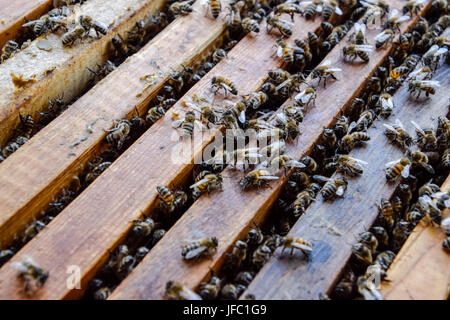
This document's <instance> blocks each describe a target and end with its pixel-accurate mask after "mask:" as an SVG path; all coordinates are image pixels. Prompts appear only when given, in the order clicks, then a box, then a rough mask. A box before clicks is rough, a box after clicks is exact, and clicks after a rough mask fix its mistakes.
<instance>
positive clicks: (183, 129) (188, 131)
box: [172, 111, 206, 139]
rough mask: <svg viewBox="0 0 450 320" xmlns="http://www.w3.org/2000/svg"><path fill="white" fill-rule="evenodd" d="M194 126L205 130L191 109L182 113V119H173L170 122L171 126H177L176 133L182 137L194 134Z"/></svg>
mask: <svg viewBox="0 0 450 320" xmlns="http://www.w3.org/2000/svg"><path fill="white" fill-rule="evenodd" d="M194 126H198V127H199V129H200V130H202V131H203V130H205V128H206V127H205V126H204V125H203V124H202V123H201V122H200V121H198V120H197V119H196V118H195V113H194V112H193V111H188V112H186V114H185V115H184V119H183V120H181V119H180V120H175V121H174V122H172V127H173V128H178V133H179V134H180V137H181V138H182V139H187V138H190V137H192V135H193V134H194Z"/></svg>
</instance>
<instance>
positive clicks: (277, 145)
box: [259, 140, 286, 158]
mask: <svg viewBox="0 0 450 320" xmlns="http://www.w3.org/2000/svg"><path fill="white" fill-rule="evenodd" d="M285 151H286V143H285V142H284V141H283V140H279V141H275V142H272V143H271V144H269V145H267V146H265V147H263V148H261V149H260V150H259V154H260V155H263V156H265V157H267V158H269V157H274V156H276V155H279V154H284V152H285Z"/></svg>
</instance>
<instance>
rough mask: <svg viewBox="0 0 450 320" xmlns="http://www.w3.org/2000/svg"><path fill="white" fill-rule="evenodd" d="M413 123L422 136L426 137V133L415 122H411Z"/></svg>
mask: <svg viewBox="0 0 450 320" xmlns="http://www.w3.org/2000/svg"><path fill="white" fill-rule="evenodd" d="M411 123H412V125H413V126H414V127H415V128H416V130H417V131H419V132H420V134H422V135H425V132H424V131H423V130H422V128H421V127H420V126H419V125H418V124H417V123H416V122H415V121H414V120H411Z"/></svg>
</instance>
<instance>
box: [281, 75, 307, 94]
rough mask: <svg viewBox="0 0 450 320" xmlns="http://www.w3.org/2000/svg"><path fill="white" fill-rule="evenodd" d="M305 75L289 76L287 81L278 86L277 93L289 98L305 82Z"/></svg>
mask: <svg viewBox="0 0 450 320" xmlns="http://www.w3.org/2000/svg"><path fill="white" fill-rule="evenodd" d="M304 79H305V78H304V75H303V74H302V73H301V72H299V73H295V74H292V75H290V76H289V78H288V79H287V80H285V81H284V82H282V83H281V84H279V85H278V86H277V88H276V89H277V92H278V94H279V95H282V96H289V95H290V94H291V92H292V91H295V90H297V89H298V88H299V87H300V84H301V83H302V82H304Z"/></svg>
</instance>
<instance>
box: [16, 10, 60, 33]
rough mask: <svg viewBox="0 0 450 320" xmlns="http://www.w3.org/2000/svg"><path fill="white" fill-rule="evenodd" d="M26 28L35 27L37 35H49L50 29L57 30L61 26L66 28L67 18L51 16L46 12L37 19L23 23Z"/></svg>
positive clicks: (34, 31) (34, 30)
mask: <svg viewBox="0 0 450 320" xmlns="http://www.w3.org/2000/svg"><path fill="white" fill-rule="evenodd" d="M22 27H24V28H31V27H32V28H33V33H34V34H35V36H40V35H42V34H44V35H47V33H48V32H49V31H55V30H56V29H58V28H59V27H63V28H66V20H65V19H64V18H63V17H56V16H50V15H48V14H45V15H43V16H41V17H40V18H39V19H37V20H33V21H28V22H27V23H25V24H23V25H22Z"/></svg>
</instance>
